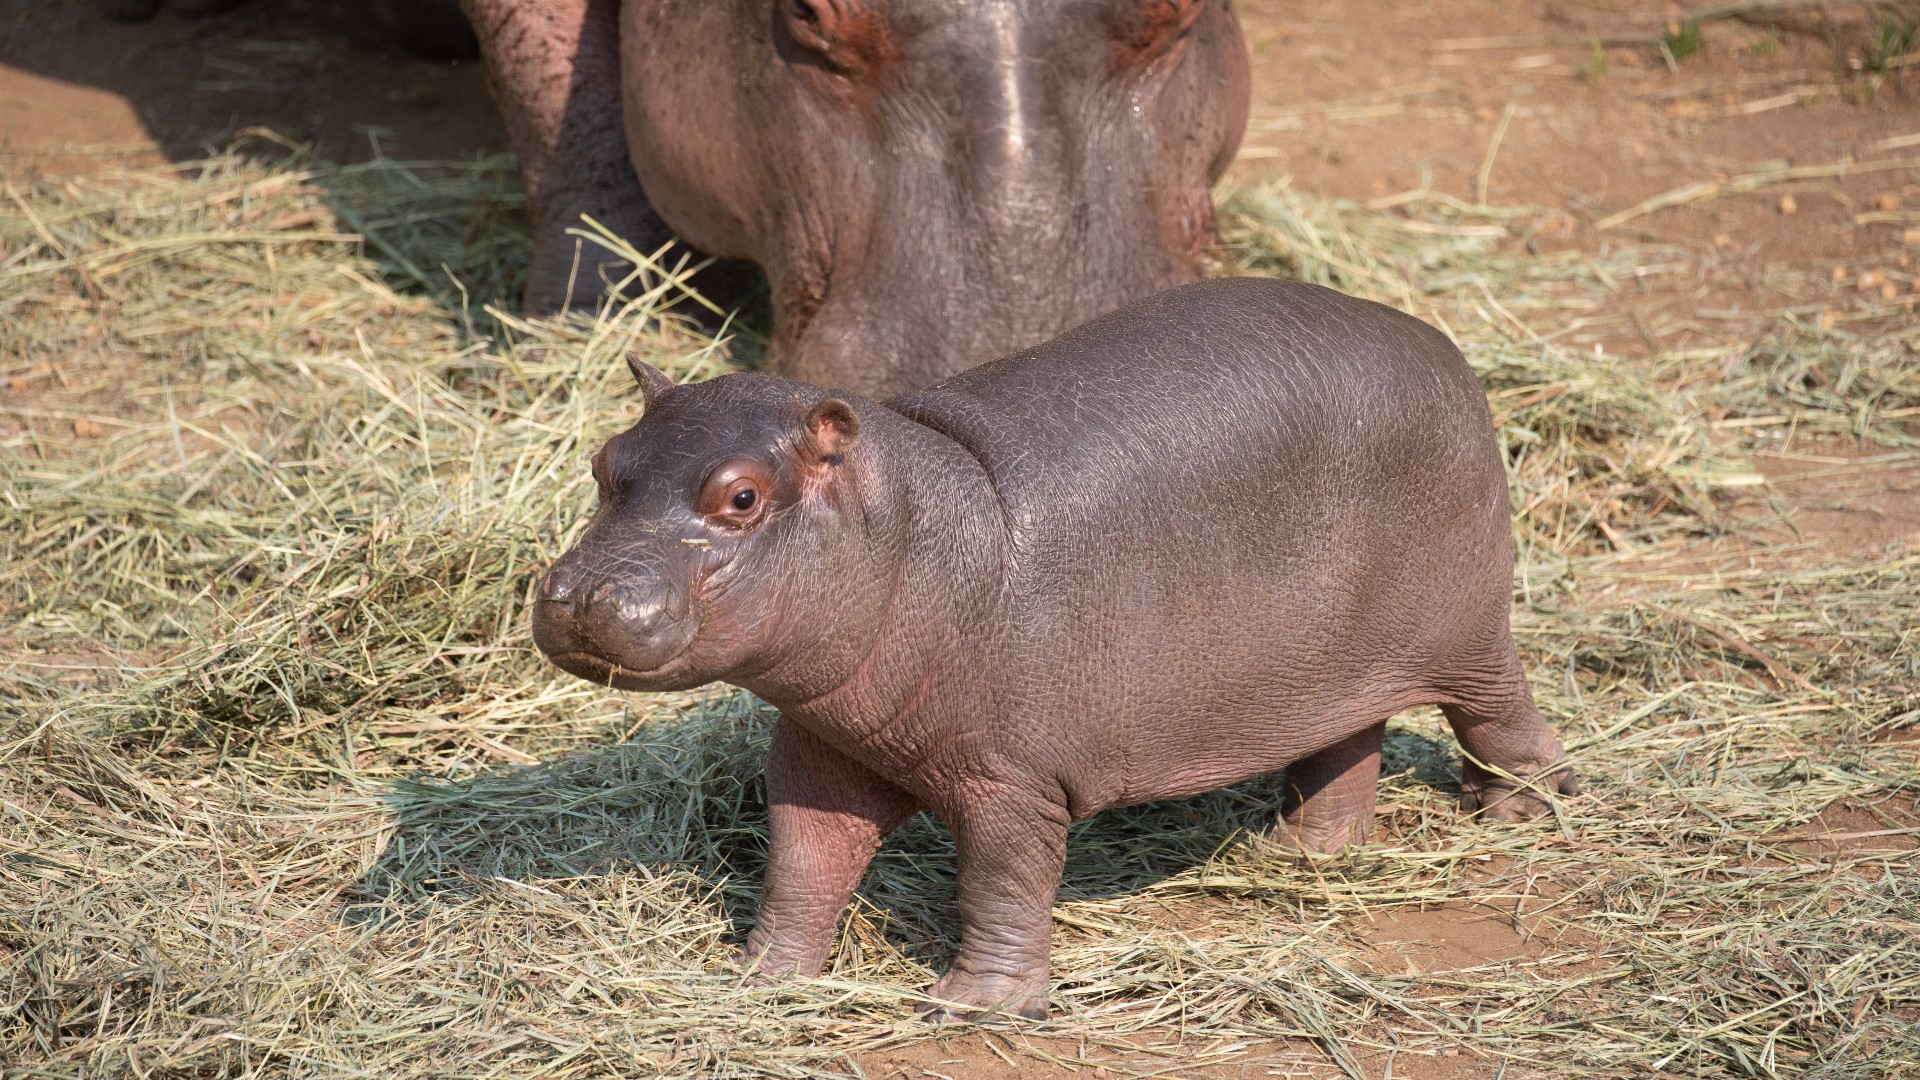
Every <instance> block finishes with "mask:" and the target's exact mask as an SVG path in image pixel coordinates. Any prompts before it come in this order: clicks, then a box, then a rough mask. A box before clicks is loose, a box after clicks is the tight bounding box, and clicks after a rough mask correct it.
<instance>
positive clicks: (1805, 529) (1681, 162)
mask: <svg viewBox="0 0 1920 1080" xmlns="http://www.w3.org/2000/svg"><path fill="white" fill-rule="evenodd" d="M1238 7H1239V9H1240V12H1241V15H1242V19H1243V21H1244V24H1245V27H1246V31H1247V37H1248V40H1249V44H1250V47H1251V49H1252V53H1253V58H1254V69H1253V70H1254V79H1255V82H1254V109H1253V114H1252V120H1251V123H1250V127H1249V131H1248V133H1247V136H1246V140H1245V145H1244V148H1243V150H1242V153H1241V160H1240V163H1239V164H1238V166H1237V170H1238V171H1239V172H1240V173H1242V174H1243V175H1245V176H1248V177H1273V176H1280V175H1286V176H1291V177H1292V178H1293V181H1294V183H1295V184H1296V185H1297V186H1299V187H1302V188H1304V189H1307V190H1311V191H1317V192H1321V193H1325V194H1328V195H1333V196H1338V197H1342V198H1347V199H1352V200H1355V201H1359V202H1368V203H1372V204H1374V205H1376V206H1379V205H1390V204H1391V203H1392V202H1393V201H1394V200H1396V199H1402V198H1405V197H1406V196H1407V193H1410V192H1418V191H1430V192H1434V193H1439V194H1443V195H1450V196H1453V197H1455V198H1458V199H1461V200H1464V201H1467V202H1481V201H1484V202H1488V203H1492V204H1495V205H1502V206H1516V207H1518V206H1528V207H1540V208H1545V209H1547V210H1550V211H1554V212H1553V213H1551V214H1548V215H1545V216H1543V217H1542V218H1541V222H1542V224H1541V226H1540V227H1539V228H1538V229H1537V230H1535V232H1534V235H1533V236H1532V238H1531V239H1530V240H1529V241H1528V242H1529V243H1531V244H1533V245H1536V246H1537V248H1538V249H1539V250H1541V251H1553V250H1560V249H1568V248H1571V249H1577V250H1581V251H1588V252H1597V251H1601V250H1604V249H1605V248H1606V246H1607V245H1608V244H1610V243H1617V242H1623V241H1634V242H1639V243H1655V244H1660V245H1667V246H1670V247H1672V248H1674V249H1676V251H1677V254H1676V256H1675V262H1676V265H1679V266H1681V267H1682V269H1681V270H1680V271H1679V272H1666V273H1656V274H1648V275H1646V276H1644V277H1641V278H1639V280H1638V282H1637V287H1634V288H1629V289H1622V290H1620V291H1619V292H1618V293H1616V294H1615V296H1614V298H1613V300H1611V301H1610V302H1609V304H1608V305H1607V306H1606V307H1605V308H1602V309H1597V310H1587V311H1581V312H1579V313H1577V316H1576V318H1577V319H1578V320H1583V321H1584V322H1583V323H1582V325H1581V326H1577V327H1572V328H1571V329H1570V330H1569V334H1570V337H1571V340H1573V341H1575V342H1577V343H1580V344H1582V345H1583V346H1588V345H1589V343H1590V347H1592V348H1594V349H1595V350H1596V351H1597V352H1604V353H1605V354H1608V355H1614V356H1625V357H1636V356H1644V355H1648V354H1650V353H1651V352H1654V351H1656V346H1657V347H1658V348H1659V349H1671V348H1675V347H1685V345H1686V344H1687V343H1688V342H1689V341H1691V340H1694V338H1695V337H1696V336H1698V337H1701V338H1703V339H1706V338H1708V337H1709V335H1708V334H1706V333H1705V332H1704V331H1707V330H1710V331H1711V335H1710V338H1711V340H1715V341H1718V340H1723V339H1725V338H1726V337H1728V336H1729V335H1728V332H1727V331H1728V328H1729V326H1730V325H1738V324H1741V323H1743V322H1751V323H1752V324H1753V325H1754V326H1755V327H1756V328H1757V327H1759V326H1761V325H1763V324H1764V323H1765V322H1766V321H1767V320H1769V319H1772V318H1774V317H1776V316H1777V315H1778V313H1779V312H1780V311H1782V310H1788V309H1792V310H1804V312H1805V318H1806V320H1807V321H1809V322H1814V321H1821V320H1830V321H1832V322H1841V323H1845V324H1846V325H1848V326H1849V327H1850V328H1852V329H1854V330H1856V331H1860V330H1870V329H1871V328H1872V326H1873V325H1874V324H1873V323H1872V322H1871V321H1861V319H1860V317H1859V315H1858V307H1859V305H1858V303H1857V302H1858V301H1859V300H1860V298H1861V297H1863V296H1865V297H1871V298H1873V299H1876V300H1878V301H1880V302H1881V306H1880V308H1878V309H1876V310H1878V311H1880V312H1884V311H1885V310H1886V309H1887V307H1889V306H1891V307H1892V309H1893V310H1895V311H1896V312H1897V313H1898V314H1896V315H1895V316H1894V318H1895V319H1896V320H1898V319H1909V320H1910V319H1912V318H1913V317H1914V311H1915V309H1916V308H1917V307H1920V282H1917V279H1916V272H1915V271H1916V267H1915V265H1914V264H1915V261H1916V260H1920V53H1916V52H1915V51H1914V50H1915V49H1916V48H1920V44H1916V42H1914V41H1912V40H1908V41H1907V42H1906V47H1905V50H1904V51H1903V52H1900V53H1899V54H1898V55H1892V56H1888V55H1884V51H1885V50H1883V49H1879V45H1878V43H1877V42H1876V39H1875V27H1876V25H1877V24H1876V20H1877V19H1882V18H1883V17H1884V15H1885V13H1886V11H1888V10H1892V11H1896V12H1897V11H1902V10H1904V11H1905V12H1906V13H1907V14H1909V15H1914V14H1915V12H1916V11H1917V10H1920V9H1916V8H1915V7H1914V6H1913V5H1911V4H1908V5H1904V6H1903V7H1898V8H1896V7H1894V6H1891V5H1889V6H1888V7H1887V8H1886V9H1883V10H1881V11H1879V12H1875V11H1874V10H1871V9H1869V8H1867V7H1865V6H1862V5H1857V4H1844V3H1833V4H1826V5H1815V4H1799V5H1774V6H1763V5H1750V8H1749V12H1748V14H1747V15H1746V16H1744V17H1737V18H1724V19H1718V20H1715V21H1710V22H1707V23H1706V24H1705V25H1704V27H1703V28H1702V33H1703V35H1704V44H1703V45H1702V46H1701V47H1700V48H1699V49H1698V51H1697V52H1693V53H1691V54H1685V55H1682V54H1683V53H1685V52H1686V50H1685V48H1684V47H1682V48H1679V49H1676V48H1675V42H1676V40H1681V41H1684V35H1674V34H1671V27H1672V24H1673V22H1674V20H1675V19H1676V18H1677V17H1678V16H1679V14H1680V11H1681V9H1680V8H1679V7H1677V6H1675V5H1668V4H1661V3H1652V2H1635V0H1611V2H1608V0H1597V2H1593V3H1579V2H1574V0H1425V2H1422V0H1286V2H1284V3H1283V2H1280V0H1240V2H1239V4H1238ZM0 10H4V12H5V14H4V15H3V16H0V19H4V26H5V31H4V37H0V152H4V154H5V155H6V158H5V160H6V167H7V169H8V170H9V171H12V172H15V173H16V174H19V175H25V174H30V173H34V172H39V173H42V174H51V175H58V174H62V173H68V172H74V171H84V170H86V169H87V168H89V167H90V163H91V162H94V161H98V160H104V159H106V158H109V157H112V158H115V159H120V160H124V159H125V158H127V157H128V156H129V155H131V156H132V157H134V158H135V159H138V158H141V157H151V158H153V159H155V160H158V159H160V158H173V159H184V158H190V157H195V156H199V155H201V154H203V153H205V152H206V151H207V150H208V149H209V148H216V147H221V146H225V145H228V144H230V143H233V142H235V141H240V142H242V143H243V144H244V143H245V141H246V140H256V141H258V142H259V145H261V147H262V150H263V152H268V151H270V150H271V142H273V141H290V142H294V143H303V142H313V143H316V144H317V145H318V146H319V147H320V148H321V151H322V153H324V154H326V155H328V156H331V157H334V158H337V159H342V160H358V159H361V158H365V157H367V156H370V155H373V154H385V155H388V156H392V157H402V158H419V159H440V158H462V157H471V156H473V155H476V154H485V153H495V152H501V151H504V150H505V149H506V146H505V140H504V137H503V135H502V132H501V129H500V126H499V123H498V120H497V118H496V117H495V115H494V114H493V111H492V107H491V104H490V102H489V101H488V99H487V97H486V92H485V87H484V80H483V79H482V77H481V73H480V71H479V70H478V67H477V65H475V64H471V63H469V64H447V63H431V62H426V61H421V60H417V59H414V58H412V57H409V56H407V55H405V54H404V53H402V52H401V51H399V50H398V49H397V48H395V47H393V46H391V45H390V44H388V43H386V42H385V41H383V40H382V39H381V37H380V35H379V33H378V32H377V31H376V30H375V29H373V27H372V23H371V20H369V19H368V18H367V15H366V10H365V8H364V7H363V6H362V5H360V4H357V3H353V2H346V0H342V2H337V3H329V2H324V0H286V2H284V3H275V2H273V0H254V2H253V3H251V4H249V5H246V6H244V7H242V8H241V9H239V10H237V11H234V12H232V13H229V14H227V15H224V16H220V17H216V18H211V19H205V20H188V19H184V18H180V17H177V16H174V15H171V14H164V13H163V14H162V15H161V16H160V17H159V18H157V19H156V20H155V21H153V22H151V23H148V24H144V25H137V26H127V25H120V24H113V23H109V22H106V21H105V20H103V19H102V18H100V17H99V16H98V15H97V14H95V12H94V10H93V7H92V5H91V4H89V3H81V2H67V3H52V4H49V3H41V2H38V0H4V9H0ZM1917 17H1920V16H1917ZM1876 50H1878V51H1876ZM1876 68H1879V69H1881V70H1875V69H1876ZM265 132H272V133H274V135H273V137H272V138H271V139H270V138H269V136H267V135H266V134H264V133H265ZM1842 162H1850V163H1852V167H1850V168H1849V169H1847V170H1845V171H1844V172H1841V171H1834V172H1832V173H1831V174H1817V175H1807V176H1804V177H1803V178H1800V179H1791V178H1786V179H1781V178H1778V174H1779V173H1780V172H1781V170H1786V169H1816V168H1818V167H1827V166H1836V165H1838V164H1839V163H1842ZM1753 177H1769V179H1765V180H1763V181H1751V180H1749V179H1748V178H1753ZM1697 184H1716V185H1722V186H1723V187H1725V188H1729V189H1734V191H1735V193H1725V194H1717V195H1716V196H1715V197H1712V198H1702V199H1700V200H1698V201H1694V202H1688V203H1685V204H1682V205H1676V206H1672V207H1668V208H1663V209H1655V210H1651V211H1650V212H1645V213H1638V214H1633V215H1631V216H1625V217H1624V218H1623V219H1621V220H1618V221H1617V223H1615V222H1614V221H1611V220H1610V219H1612V218H1616V217H1619V216H1620V215H1622V214H1623V212H1627V211H1631V210H1633V209H1634V208H1635V207H1640V206H1643V205H1645V203H1646V200H1652V199H1656V198H1657V197H1659V196H1662V195H1663V194H1665V193H1669V192H1676V191H1680V190H1682V189H1685V188H1687V187H1688V186H1689V185H1697ZM1745 186H1751V187H1753V188H1754V190H1752V191H1749V192H1745V193H1739V192H1738V189H1740V188H1742V187H1745ZM1873 317H1874V318H1878V319H1881V320H1885V319H1887V316H1886V315H1885V314H1883V313H1882V314H1877V315H1875V316H1873ZM1822 324H1823V325H1827V324H1828V323H1826V322H1823V323H1822ZM22 389H24V385H15V386H13V388H12V391H11V392H19V391H20V390H22ZM1736 434H1739V432H1730V433H1729V436H1730V437H1732V436H1733V435H1736ZM1753 463H1754V466H1755V468H1756V469H1757V471H1758V472H1759V473H1761V474H1762V475H1764V476H1765V477H1766V478H1767V480H1768V481H1769V485H1768V486H1767V487H1766V488H1764V489H1760V490H1759V491H1758V492H1757V493H1756V496H1755V498H1753V499H1752V500H1749V502H1748V503H1747V504H1744V507H1743V512H1745V513H1749V514H1751V515H1753V516H1755V517H1756V518H1765V519H1767V522H1768V524H1767V526H1766V527H1765V528H1763V529H1761V530H1759V531H1757V532H1755V533H1754V534H1752V535H1751V536H1749V537H1746V538H1743V539H1742V540H1740V541H1739V542H1738V544H1739V545H1744V549H1750V550H1751V551H1752V552H1762V551H1763V550H1770V549H1764V548H1763V545H1766V544H1773V543H1780V542H1784V541H1791V540H1798V541H1800V542H1801V545H1800V546H1799V547H1798V548H1795V549H1793V550H1796V551H1798V552H1800V555H1801V556H1804V555H1806V554H1807V553H1810V552H1825V553H1828V554H1837V553H1842V552H1858V551H1878V550H1883V549H1888V548H1906V547H1912V546H1913V545H1915V544H1916V543H1920V454H1917V453H1915V452H1912V451H1904V452H1888V451H1886V450H1884V449H1879V448H1874V447H1864V446H1857V445H1854V444H1852V443H1845V442H1835V441H1831V440H1826V441H1816V440H1811V439H1795V438H1793V437H1791V434H1790V433H1789V434H1788V437H1786V438H1782V439H1779V440H1776V441H1775V442H1774V443H1772V444H1769V445H1768V446H1767V447H1765V448H1764V449H1758V450H1755V451H1754V453H1753ZM1744 549H1743V550H1744ZM1672 554H1673V555H1674V557H1676V558H1681V559H1684V558H1687V557H1709V556H1711V557H1715V558H1719V557H1726V556H1728V555H1729V552H1728V551H1727V550H1726V549H1725V548H1724V547H1716V548H1712V549H1710V550H1709V549H1701V550H1696V551H1677V552H1673V553H1672ZM1732 554H1733V555H1734V556H1736V557H1738V556H1739V552H1737V551H1736V552H1733V553H1732ZM1744 557H1748V558H1756V557H1759V558H1778V559H1783V560H1791V559H1793V558H1796V557H1800V556H1796V555H1793V554H1778V553H1775V554H1770V555H1766V554H1755V555H1748V556H1744ZM1821 824H1822V826H1823V830H1816V831H1815V832H1813V833H1810V834H1809V839H1808V842H1809V844H1815V845H1819V844H1825V845H1838V846H1843V847H1852V848H1861V847H1867V848H1873V847H1893V848H1897V849H1904V848H1911V847H1912V841H1911V837H1909V836H1893V837H1887V836H1884V835H1880V836H1876V835H1873V834H1875V833H1877V832H1884V831H1885V830H1886V828H1887V826H1886V823H1885V822H1884V821H1883V820H1881V819H1880V818H1878V817H1875V816H1873V815H1872V814H1870V813H1868V812H1867V811H1865V810H1861V809H1856V808H1844V807H1837V808H1834V809H1833V810H1831V811H1830V812H1829V813H1828V814H1827V815H1823V817H1822V820H1821ZM1822 831H1824V832H1825V833H1827V834H1831V835H1828V836H1822V835H1820V833H1821V832H1822ZM1543 899H1544V898H1543ZM1370 939H1371V941H1372V943H1373V945H1374V946H1375V948H1376V953H1377V955H1376V957H1375V962H1376V963H1377V964H1379V965H1385V966H1391V967H1395V968H1410V969H1417V970H1423V971H1437V970H1451V969H1453V968H1458V967H1466V966H1473V965H1476V964H1479V963H1485V962H1487V961H1489V960H1494V959H1500V958H1504V957H1522V956H1524V957H1526V958H1529V959H1537V958H1539V957H1541V956H1543V955H1547V953H1548V951H1549V950H1550V949H1551V948H1552V947H1553V946H1554V944H1555V943H1554V942H1552V941H1546V940H1542V939H1539V938H1535V937H1531V936H1529V932H1528V930H1527V921H1526V919H1525V918H1524V917H1523V916H1519V915H1517V914H1516V913H1515V912H1510V911H1502V912H1497V913H1492V912H1488V911H1474V910H1453V909H1435V910H1426V911H1402V912H1400V913H1399V914H1397V915H1391V916H1382V917H1381V918H1380V919H1379V920H1378V923H1377V925H1375V926H1374V927H1373V928H1372V929H1371V931H1370ZM1018 1039H1019V1037H1018V1036H1014V1035H1004V1034H981V1033H962V1034H956V1035H955V1036H954V1037H953V1038H952V1039H950V1040H947V1041H946V1042H944V1043H938V1044H919V1045H915V1046H913V1047H910V1048H907V1049H905V1050H902V1051H899V1052H897V1053H878V1054H875V1055H872V1056H871V1057H870V1058H868V1059H866V1060H863V1061H861V1062H860V1064H861V1066H862V1067H863V1068H864V1069H865V1071H866V1073H867V1074H868V1075H871V1076H889V1077H892V1076H899V1077H941V1076H946V1077H956V1078H957V1077H1005V1076H1015V1077H1039V1076H1054V1075H1080V1074H1086V1075H1096V1076H1097V1075H1128V1074H1132V1075H1145V1074H1154V1075H1162V1074H1164V1075H1185V1076H1218V1077H1229V1076H1283V1075H1301V1074H1298V1073H1294V1072H1291V1071H1290V1070H1291V1069H1293V1068H1297V1066H1282V1065H1278V1064H1273V1065H1268V1064H1267V1063H1266V1062H1265V1059H1264V1058H1263V1057H1262V1054H1261V1048H1259V1047H1245V1046H1237V1047H1218V1046H1195V1045H1186V1044H1183V1043H1181V1042H1180V1041H1179V1040H1178V1039H1177V1038H1174V1037H1172V1036H1171V1035H1169V1036H1166V1037H1165V1038H1158V1039H1157V1038H1154V1037H1150V1036H1145V1037H1142V1038H1141V1040H1140V1041H1139V1042H1138V1044H1137V1047H1138V1049H1137V1050H1135V1051H1133V1052H1119V1051H1116V1050H1114V1049H1113V1048H1110V1047H1109V1048H1101V1047H1085V1046H1077V1045H1060V1044H1056V1043H1048V1042H1044V1041H1039V1042H1036V1043H1032V1044H1029V1045H1030V1046H1033V1047H1037V1048H1038V1050H1040V1051H1042V1052H1043V1057H1041V1058H1036V1057H1035V1056H1033V1055H1032V1053H1031V1051H1029V1052H1026V1053H1023V1054H1019V1055H1011V1056H1010V1055H1009V1054H1008V1053H1007V1052H1006V1051H1007V1050H1009V1049H1012V1047H1011V1045H1010V1041H1009V1040H1018ZM1019 1041H1022V1042H1024V1041H1025V1040H1019ZM1045 1057H1051V1058H1053V1059H1057V1060H1056V1061H1055V1062H1053V1063H1048V1062H1047V1061H1046V1060H1044V1059H1045ZM1288 1060H1291V1061H1297V1057H1289V1059H1288ZM1094 1062H1105V1063H1107V1065H1109V1066H1111V1067H1112V1068H1111V1071H1108V1070H1105V1069H1102V1068H1099V1067H1098V1066H1096V1067H1094V1068H1093V1069H1092V1071H1091V1072H1083V1070H1085V1069H1086V1067H1087V1064H1088V1063H1094ZM1360 1064H1361V1065H1362V1067H1363V1068H1364V1069H1365V1070H1366V1072H1367V1075H1369V1076H1386V1075H1391V1076H1394V1077H1405V1078H1411V1080H1445V1078H1452V1077H1478V1076H1483V1075H1492V1073H1491V1072H1489V1071H1487V1067H1486V1065H1485V1063H1482V1062H1478V1061H1475V1060H1469V1059H1461V1058H1453V1059H1447V1058H1432V1057H1424V1058H1417V1059H1416V1058H1405V1057H1403V1058H1401V1059H1400V1060H1397V1061H1393V1060H1390V1059H1388V1058H1387V1057H1385V1056H1380V1057H1378V1058H1376V1059H1365V1060H1362V1061H1361V1063H1360ZM1508 1075H1515V1076H1517V1075H1521V1074H1520V1073H1518V1072H1509V1073H1508Z"/></svg>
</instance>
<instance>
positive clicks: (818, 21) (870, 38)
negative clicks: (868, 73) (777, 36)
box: [774, 0, 889, 75]
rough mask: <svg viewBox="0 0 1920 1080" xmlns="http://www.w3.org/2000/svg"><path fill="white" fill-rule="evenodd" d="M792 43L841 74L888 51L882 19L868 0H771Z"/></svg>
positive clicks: (872, 62)
mask: <svg viewBox="0 0 1920 1080" xmlns="http://www.w3.org/2000/svg"><path fill="white" fill-rule="evenodd" d="M774 3H775V11H776V17H777V18H778V19H779V21H780V24H781V25H782V26H783V27H785V29H786V32H787V38H788V39H789V40H790V41H792V42H793V43H794V44H795V45H798V46H799V47H800V48H802V49H805V50H806V51H807V52H809V53H812V54H813V55H814V56H816V57H818V58H819V59H821V60H823V61H825V62H826V64H827V66H828V67H830V68H832V69H833V70H834V71H837V72H840V73H841V74H843V75H844V74H848V73H851V72H854V71H858V70H862V69H871V68H872V67H874V66H875V65H876V64H877V63H878V62H879V61H880V60H882V59H884V58H885V56H886V55H887V53H888V41H889V39H888V36H887V30H886V20H885V18H884V17H883V16H882V15H881V13H880V12H879V11H878V10H876V9H875V8H876V5H875V4H874V3H873V2H872V0H774Z"/></svg>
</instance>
